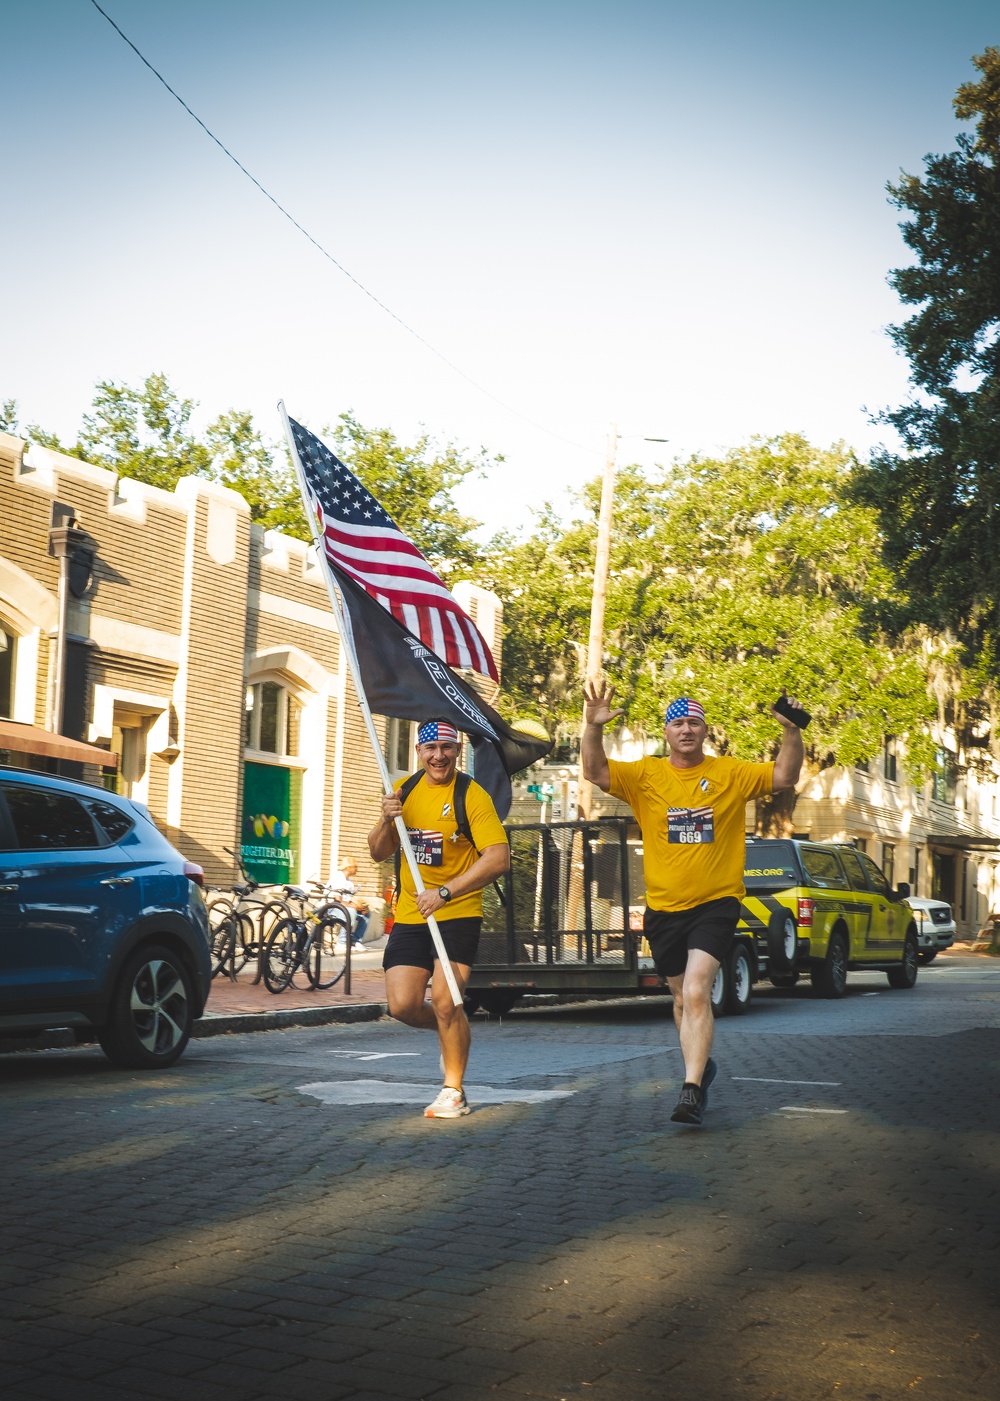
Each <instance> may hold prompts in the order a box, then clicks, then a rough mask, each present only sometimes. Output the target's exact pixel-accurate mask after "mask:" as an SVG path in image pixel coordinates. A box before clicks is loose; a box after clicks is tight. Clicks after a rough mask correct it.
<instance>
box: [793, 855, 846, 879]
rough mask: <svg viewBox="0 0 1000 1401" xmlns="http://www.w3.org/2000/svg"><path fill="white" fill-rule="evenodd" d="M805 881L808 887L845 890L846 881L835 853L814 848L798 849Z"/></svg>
mask: <svg viewBox="0 0 1000 1401" xmlns="http://www.w3.org/2000/svg"><path fill="white" fill-rule="evenodd" d="M799 855H800V856H801V857H802V864H803V866H804V867H805V871H806V879H807V880H808V882H809V884H810V885H821V886H830V887H832V888H833V889H834V890H846V889H847V881H846V880H845V879H844V872H843V871H842V870H841V867H840V862H839V861H838V860H837V853H836V852H835V851H823V850H822V849H821V848H820V847H816V846H803V847H800V848H799Z"/></svg>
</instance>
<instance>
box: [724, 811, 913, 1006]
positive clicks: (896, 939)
mask: <svg viewBox="0 0 1000 1401" xmlns="http://www.w3.org/2000/svg"><path fill="white" fill-rule="evenodd" d="M743 880H744V884H745V886H746V892H747V893H746V895H745V896H744V899H743V907H742V910H741V912H740V915H741V917H740V921H739V925H738V927H737V931H736V932H737V947H738V948H739V947H740V946H742V949H743V955H742V957H743V958H744V961H745V962H746V964H747V970H746V978H747V982H748V986H747V1000H749V982H750V981H755V980H756V978H757V977H767V978H769V979H770V981H771V982H772V983H773V984H774V986H775V987H793V986H794V985H795V983H797V982H798V980H799V978H800V977H801V976H802V974H803V973H808V975H809V978H810V980H811V982H812V985H813V988H814V989H815V990H816V992H817V993H818V994H819V995H820V996H821V997H843V995H844V993H845V992H846V991H847V974H848V971H849V970H850V969H854V968H857V969H881V970H883V971H884V972H885V974H886V976H887V977H888V979H889V985H890V987H894V988H911V987H913V985H914V983H915V982H916V980H917V967H918V961H919V944H918V932H917V922H916V918H915V915H914V912H913V910H911V908H910V906H909V905H908V904H907V903H906V901H907V899H908V898H909V894H910V887H909V886H908V885H907V884H906V883H905V882H904V883H902V884H900V885H899V886H897V887H896V889H895V890H893V889H892V888H891V887H890V885H889V882H888V881H887V880H886V878H885V875H884V873H883V872H882V871H881V870H880V869H879V867H878V866H876V865H875V862H874V861H872V860H871V858H870V857H868V856H866V855H865V854H864V853H863V852H860V851H856V850H855V849H854V847H852V846H847V845H840V844H836V843H820V842H805V841H791V840H787V841H786V840H782V839H778V838H751V839H749V840H748V841H747V855H746V869H745V870H744V873H743ZM721 973H722V970H720V976H721ZM717 981H718V980H717ZM731 996H732V991H730V997H731ZM725 997H726V990H725V989H722V990H721V991H720V993H719V998H720V1001H721V1000H724V999H725ZM714 998H715V994H714V992H713V1000H714Z"/></svg>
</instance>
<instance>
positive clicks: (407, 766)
mask: <svg viewBox="0 0 1000 1401" xmlns="http://www.w3.org/2000/svg"><path fill="white" fill-rule="evenodd" d="M385 762H386V763H387V764H388V765H389V770H390V772H391V773H397V774H398V773H409V772H410V770H411V769H412V768H413V721H412V720H387V721H386V722H385Z"/></svg>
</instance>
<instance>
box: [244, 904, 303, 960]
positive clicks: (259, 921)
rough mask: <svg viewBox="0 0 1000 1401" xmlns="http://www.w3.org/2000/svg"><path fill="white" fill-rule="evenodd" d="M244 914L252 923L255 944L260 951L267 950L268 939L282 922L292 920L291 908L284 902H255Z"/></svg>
mask: <svg viewBox="0 0 1000 1401" xmlns="http://www.w3.org/2000/svg"><path fill="white" fill-rule="evenodd" d="M246 914H247V916H248V918H250V919H252V920H253V922H254V927H255V931H256V937H257V942H258V944H259V946H260V947H261V948H262V949H266V948H267V941H268V939H269V938H270V937H271V935H272V934H273V933H274V931H275V929H276V928H277V926H278V925H279V924H280V923H281V921H282V920H285V919H294V915H293V913H292V908H291V906H290V905H287V904H286V903H285V901H284V900H262V901H260V902H259V903H257V902H255V903H254V905H253V907H252V908H250V907H247V909H246Z"/></svg>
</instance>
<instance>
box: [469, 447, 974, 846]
mask: <svg viewBox="0 0 1000 1401" xmlns="http://www.w3.org/2000/svg"><path fill="white" fill-rule="evenodd" d="M852 465H853V459H852V458H851V456H850V454H849V453H848V452H847V451H846V450H845V449H844V448H842V447H839V446H838V447H834V448H832V449H830V450H828V451H821V450H819V449H816V448H813V447H811V446H810V444H808V443H807V442H806V441H805V440H804V439H803V438H801V437H798V436H797V435H793V434H789V435H787V436H785V437H782V438H779V439H775V440H772V441H768V442H762V441H754V442H752V443H751V444H749V445H748V446H747V447H744V448H741V449H738V450H735V451H733V452H731V453H729V454H728V455H727V456H726V457H723V458H699V457H695V458H692V459H691V460H690V461H689V462H687V463H683V464H678V465H677V466H676V467H674V468H673V469H671V470H670V471H668V472H661V473H658V474H655V475H652V476H651V475H647V474H645V473H643V472H642V471H640V470H639V469H638V468H629V469H626V470H625V471H624V472H622V473H621V475H620V477H619V480H618V484H617V490H616V500H615V527H614V541H613V548H612V567H611V583H610V588H609V593H608V609H607V637H606V653H605V669H606V671H607V672H608V674H609V675H610V676H611V677H612V679H613V680H614V681H615V682H616V684H617V685H618V687H619V696H620V699H621V701H622V703H623V704H624V705H625V706H626V708H627V712H628V713H627V721H626V723H627V724H628V726H629V728H630V730H632V731H633V733H638V734H640V735H641V734H646V735H648V736H649V737H650V738H651V739H654V740H655V739H656V738H657V737H658V736H659V735H660V734H661V731H662V725H663V711H664V707H665V704H666V702H667V701H669V700H670V699H671V697H672V696H674V695H677V694H683V693H685V692H688V693H691V694H694V695H696V696H697V697H698V698H699V699H700V700H701V701H702V702H703V703H704V704H705V706H706V709H707V711H708V715H709V718H710V721H711V727H712V735H713V739H714V742H715V744H716V746H717V748H718V750H719V752H722V753H728V754H732V755H734V756H735V757H737V758H744V759H759V758H760V757H761V756H762V755H765V754H768V753H769V752H771V751H772V750H773V746H774V745H775V744H776V742H777V738H778V736H777V733H776V730H775V725H774V721H773V720H772V719H771V717H770V715H769V714H768V709H767V707H768V705H769V703H770V702H771V701H772V700H774V698H775V697H776V696H777V695H778V694H779V693H780V691H781V688H782V686H787V687H788V690H789V692H790V693H792V694H797V695H799V696H800V697H802V698H803V699H804V701H805V703H806V705H807V707H808V708H809V709H810V710H811V711H812V713H813V715H814V720H813V723H812V725H811V727H810V729H809V730H808V732H807V736H806V737H807V742H808V746H809V757H810V762H811V763H812V765H813V766H814V767H817V768H818V767H820V766H821V765H823V764H825V763H829V762H831V761H832V759H833V758H834V757H836V759H837V761H839V762H841V763H844V764H853V763H857V762H859V761H860V760H864V759H867V758H870V757H872V756H873V755H874V754H876V753H877V752H878V751H879V749H880V748H881V746H882V744H883V742H884V739H885V736H886V735H898V736H901V737H902V736H905V737H906V738H907V744H908V756H909V757H908V763H909V766H910V768H911V771H912V772H913V773H914V774H915V776H919V775H920V774H921V773H923V772H924V771H926V769H927V767H929V765H930V764H931V763H932V762H933V754H932V751H931V744H930V740H929V738H928V735H927V732H926V731H927V726H928V724H929V722H930V721H931V719H932V718H934V717H935V716H936V714H937V707H936V704H935V702H934V700H933V699H932V697H931V695H930V694H929V690H928V666H929V654H930V653H932V652H934V653H935V654H936V653H941V652H943V651H946V649H943V648H942V647H937V648H933V647H932V646H931V644H930V643H929V642H928V641H927V639H925V638H924V637H922V636H917V635H914V636H911V637H909V638H907V639H905V640H902V641H897V642H896V643H895V645H891V644H890V643H889V641H888V640H887V639H886V638H885V637H884V636H882V635H881V634H879V633H873V632H872V631H871V630H870V628H869V627H868V626H867V625H866V618H867V617H868V615H869V614H870V613H872V612H873V611H874V610H875V608H876V607H877V606H879V605H881V604H883V603H884V602H885V601H887V600H888V601H891V599H892V580H891V576H890V575H889V572H888V571H887V570H886V568H885V567H884V565H883V564H882V563H881V560H880V556H879V544H880V541H879V536H878V531H877V528H876V523H875V517H874V513H873V512H872V511H870V510H868V509H867V508H864V507H861V506H859V505H857V504H854V503H852V502H850V501H847V500H846V499H845V488H846V486H847V484H848V482H849V479H850V473H851V468H852ZM599 498H600V482H599V481H595V482H593V483H591V484H590V486H589V487H588V488H587V490H586V492H585V493H584V505H585V506H586V514H585V515H584V516H583V517H582V518H581V519H580V520H579V521H577V522H575V523H574V524H573V525H572V526H570V527H568V528H566V529H564V530H562V531H560V529H559V527H558V525H557V523H556V522H554V520H552V519H551V517H549V518H546V519H545V520H544V521H543V522H542V526H541V528H540V529H539V530H538V531H537V532H536V534H535V535H534V536H533V537H532V538H531V539H529V540H527V541H524V542H521V543H519V544H517V545H516V546H515V547H514V548H512V549H510V550H508V551H507V552H506V554H505V553H504V551H503V548H502V545H503V542H497V546H496V551H497V552H496V555H495V556H494V557H493V559H492V561H489V560H488V561H487V564H488V566H491V569H490V574H491V577H490V582H491V585H492V587H494V588H495V589H496V590H497V592H498V593H499V594H500V596H501V598H503V600H504V605H505V623H506V628H505V631H506V636H507V639H508V640H509V639H511V637H512V635H513V636H514V638H515V642H514V645H513V647H512V648H509V647H508V642H505V647H504V688H505V691H506V692H507V693H508V705H509V706H511V707H513V708H520V709H523V710H527V711H528V712H529V713H533V712H534V711H536V710H541V711H542V713H543V714H544V716H545V719H546V721H547V722H548V724H549V725H550V726H551V725H552V724H553V723H556V724H558V723H560V722H561V723H562V724H563V725H564V726H571V727H573V728H576V726H577V725H578V724H579V718H578V717H579V714H580V684H581V681H582V670H583V656H584V649H585V644H586V636H587V620H588V617H589V606H590V579H591V573H592V569H593V548H594V538H595V531H596V524H595V522H596V516H597V510H598V504H599ZM512 618H513V622H512ZM567 636H568V644H567V643H566V642H565V641H564V640H563V639H564V638H567ZM524 638H527V642H526V643H523V642H522V640H523V639H524ZM793 803H794V795H790V797H789V798H788V799H786V800H784V804H783V806H781V805H779V810H778V812H777V814H776V817H775V820H776V821H778V822H779V823H782V822H784V823H787V821H788V820H790V816H791V809H792V805H793ZM765 806H766V805H765ZM763 816H764V820H770V818H768V817H767V816H766V814H764V815H763Z"/></svg>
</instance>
